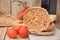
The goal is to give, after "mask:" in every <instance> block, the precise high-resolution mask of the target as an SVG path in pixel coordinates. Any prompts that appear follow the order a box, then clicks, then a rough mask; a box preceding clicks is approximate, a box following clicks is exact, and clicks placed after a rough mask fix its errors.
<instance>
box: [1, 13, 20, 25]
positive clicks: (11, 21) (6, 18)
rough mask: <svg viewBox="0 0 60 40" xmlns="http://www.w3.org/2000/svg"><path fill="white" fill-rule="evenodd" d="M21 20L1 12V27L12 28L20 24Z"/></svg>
mask: <svg viewBox="0 0 60 40" xmlns="http://www.w3.org/2000/svg"><path fill="white" fill-rule="evenodd" d="M19 22H20V20H18V19H17V18H15V17H13V16H11V15H9V14H7V13H2V12H0V26H11V25H15V24H18V23H19Z"/></svg>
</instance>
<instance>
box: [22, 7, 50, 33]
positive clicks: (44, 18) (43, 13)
mask: <svg viewBox="0 0 60 40" xmlns="http://www.w3.org/2000/svg"><path fill="white" fill-rule="evenodd" d="M23 22H24V23H25V24H26V25H27V27H28V29H29V30H30V32H32V30H33V31H35V32H41V31H43V30H46V29H47V28H48V26H49V23H50V21H49V14H48V12H47V10H46V9H44V8H40V7H39V8H37V7H35V8H30V9H27V10H26V12H25V13H24V16H23Z"/></svg>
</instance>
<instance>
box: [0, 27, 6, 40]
mask: <svg viewBox="0 0 60 40" xmlns="http://www.w3.org/2000/svg"><path fill="white" fill-rule="evenodd" d="M6 30H7V27H0V40H3V39H4V38H5V34H6Z"/></svg>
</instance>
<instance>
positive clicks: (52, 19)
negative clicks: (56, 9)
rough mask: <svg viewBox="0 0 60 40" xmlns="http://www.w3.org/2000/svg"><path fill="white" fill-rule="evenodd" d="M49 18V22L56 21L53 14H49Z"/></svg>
mask: <svg viewBox="0 0 60 40" xmlns="http://www.w3.org/2000/svg"><path fill="white" fill-rule="evenodd" d="M49 18H50V22H54V21H56V15H54V14H50V15H49Z"/></svg>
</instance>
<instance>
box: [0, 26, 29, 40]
mask: <svg viewBox="0 0 60 40" xmlns="http://www.w3.org/2000/svg"><path fill="white" fill-rule="evenodd" d="M8 28H10V27H0V40H29V38H21V37H19V36H17V38H9V37H8V36H7V35H6V31H7V29H8Z"/></svg>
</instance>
